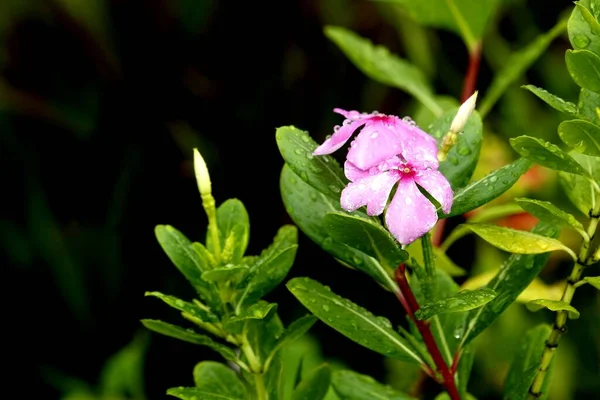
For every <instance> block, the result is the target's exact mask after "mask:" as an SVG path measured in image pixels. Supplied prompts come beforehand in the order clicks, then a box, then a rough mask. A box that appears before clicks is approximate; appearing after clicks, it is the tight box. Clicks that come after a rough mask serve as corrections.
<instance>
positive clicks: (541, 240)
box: [463, 223, 577, 260]
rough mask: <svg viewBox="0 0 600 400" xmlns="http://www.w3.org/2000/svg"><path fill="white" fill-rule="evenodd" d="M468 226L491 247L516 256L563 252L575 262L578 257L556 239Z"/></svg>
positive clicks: (484, 225) (516, 231)
mask: <svg viewBox="0 0 600 400" xmlns="http://www.w3.org/2000/svg"><path fill="white" fill-rule="evenodd" d="M463 226H466V227H467V228H469V229H470V230H471V231H473V232H474V233H475V234H476V235H478V236H479V237H480V238H482V239H483V240H485V241H486V242H488V243H490V244H491V245H493V246H495V247H497V248H499V249H501V250H504V251H508V252H510V253H514V254H540V253H546V252H548V251H556V250H563V251H566V252H567V253H569V255H571V257H573V259H574V260H576V259H577V256H576V255H575V253H574V252H573V250H571V249H570V248H568V247H567V246H565V245H564V244H562V243H561V242H560V241H558V240H556V239H552V238H549V237H546V236H542V235H537V234H535V233H531V232H527V231H519V230H516V229H511V228H505V227H502V226H497V225H489V224H475V223H467V224H464V225H463Z"/></svg>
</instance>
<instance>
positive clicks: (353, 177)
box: [344, 160, 373, 182]
mask: <svg viewBox="0 0 600 400" xmlns="http://www.w3.org/2000/svg"><path fill="white" fill-rule="evenodd" d="M344 175H346V178H348V179H350V181H351V182H354V181H357V180H359V179H362V178H366V177H367V176H371V175H373V174H372V173H371V172H370V171H369V170H366V171H365V170H364V169H360V168H358V167H357V166H356V165H354V164H352V163H351V162H350V161H348V160H346V162H345V163H344Z"/></svg>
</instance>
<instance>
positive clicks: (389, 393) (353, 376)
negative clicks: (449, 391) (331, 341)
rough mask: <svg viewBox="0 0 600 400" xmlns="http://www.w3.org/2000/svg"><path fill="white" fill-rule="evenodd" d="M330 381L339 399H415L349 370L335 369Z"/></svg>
mask: <svg viewBox="0 0 600 400" xmlns="http://www.w3.org/2000/svg"><path fill="white" fill-rule="evenodd" d="M331 383H332V385H333V388H334V389H335V392H336V393H337V395H338V396H339V398H340V400H374V399H381V400H383V399H385V400H415V399H414V397H411V396H409V395H407V394H405V393H402V392H400V391H397V390H395V389H393V388H392V387H391V386H387V385H383V384H381V383H379V382H377V381H376V380H375V379H373V378H371V377H370V376H367V375H363V374H359V373H357V372H354V371H350V370H338V371H335V372H334V373H333V379H332V382H331Z"/></svg>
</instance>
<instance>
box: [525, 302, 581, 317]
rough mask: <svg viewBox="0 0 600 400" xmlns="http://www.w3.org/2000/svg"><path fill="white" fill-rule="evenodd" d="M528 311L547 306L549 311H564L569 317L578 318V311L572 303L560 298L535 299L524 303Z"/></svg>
mask: <svg viewBox="0 0 600 400" xmlns="http://www.w3.org/2000/svg"><path fill="white" fill-rule="evenodd" d="M526 306H527V309H528V310H529V311H533V312H535V311H539V310H541V309H543V308H547V309H548V310H550V311H566V312H567V313H568V315H569V318H570V319H577V318H579V315H580V314H579V311H577V309H576V308H575V307H573V306H572V305H570V304H568V303H565V302H564V301H560V300H548V299H536V300H531V301H530V302H529V303H527V304H526Z"/></svg>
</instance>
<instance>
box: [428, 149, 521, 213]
mask: <svg viewBox="0 0 600 400" xmlns="http://www.w3.org/2000/svg"><path fill="white" fill-rule="evenodd" d="M530 167H531V161H529V160H526V159H524V158H519V159H518V160H516V161H515V162H513V163H512V164H508V165H505V166H504V167H502V168H500V169H498V170H496V171H494V172H492V173H490V174H489V175H487V176H486V177H485V178H483V179H480V180H478V181H475V182H473V183H471V184H470V185H469V186H466V187H465V188H463V189H461V190H459V191H458V192H456V193H455V194H454V202H453V203H452V210H450V213H449V214H447V215H446V214H443V213H442V211H441V208H440V209H438V213H439V214H440V216H442V217H446V218H448V217H453V216H455V215H461V214H464V213H466V212H468V211H471V210H474V209H476V208H477V207H479V206H482V205H484V204H486V203H488V202H490V201H492V200H493V199H495V198H497V197H498V196H500V195H501V194H503V193H504V192H506V191H507V190H508V189H510V188H511V187H512V186H513V185H514V184H515V183H516V182H517V181H518V180H519V178H520V177H521V175H523V174H524V173H525V172H527V171H528V170H529V168H530Z"/></svg>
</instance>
